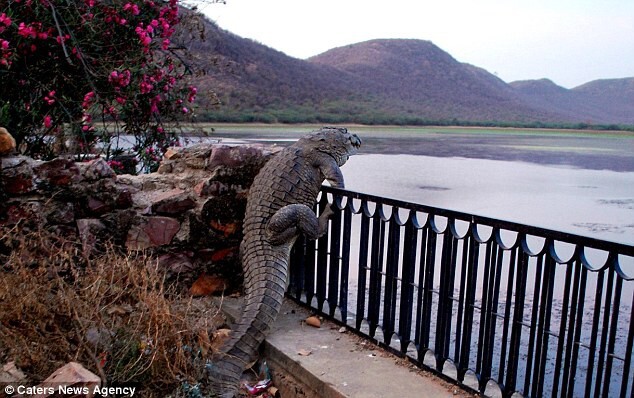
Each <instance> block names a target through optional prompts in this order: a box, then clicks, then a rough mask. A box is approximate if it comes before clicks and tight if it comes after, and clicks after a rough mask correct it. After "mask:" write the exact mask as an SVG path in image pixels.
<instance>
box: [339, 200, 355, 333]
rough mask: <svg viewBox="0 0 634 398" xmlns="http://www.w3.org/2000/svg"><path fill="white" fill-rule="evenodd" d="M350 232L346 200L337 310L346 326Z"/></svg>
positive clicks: (349, 212) (348, 210)
mask: <svg viewBox="0 0 634 398" xmlns="http://www.w3.org/2000/svg"><path fill="white" fill-rule="evenodd" d="M351 232H352V199H350V198H348V200H347V201H346V206H345V208H344V209H343V238H342V247H341V285H340V287H339V308H340V309H341V321H342V322H344V323H345V324H346V325H347V324H348V287H349V285H348V283H349V276H350V245H351V237H350V234H351Z"/></svg>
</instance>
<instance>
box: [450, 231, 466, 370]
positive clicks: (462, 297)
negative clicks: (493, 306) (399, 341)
mask: <svg viewBox="0 0 634 398" xmlns="http://www.w3.org/2000/svg"><path fill="white" fill-rule="evenodd" d="M468 236H469V235H467V236H465V237H464V238H463V242H462V256H461V260H462V261H461V267H460V290H459V292H458V312H457V314H456V337H455V338H456V344H455V347H454V348H455V349H454V357H453V360H454V363H455V364H456V369H458V380H462V378H463V376H464V374H462V372H460V369H461V368H460V351H461V344H462V340H463V338H462V336H463V333H464V332H463V330H462V327H463V322H464V311H465V309H464V307H465V302H466V296H467V291H466V290H467V270H468V266H469V245H468V243H467V242H468V241H469V238H468Z"/></svg>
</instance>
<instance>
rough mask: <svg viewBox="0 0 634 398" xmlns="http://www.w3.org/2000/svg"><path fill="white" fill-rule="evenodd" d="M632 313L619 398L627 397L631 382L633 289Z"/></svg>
mask: <svg viewBox="0 0 634 398" xmlns="http://www.w3.org/2000/svg"><path fill="white" fill-rule="evenodd" d="M631 302H632V305H631V307H632V313H631V314H630V328H629V331H628V334H627V343H626V347H625V358H624V364H623V381H622V382H621V394H620V398H626V397H627V388H628V385H629V383H632V382H633V380H632V379H633V378H632V377H630V366H631V363H632V355H633V351H634V289H632V301H631ZM631 390H632V392H631V394H630V396H631V397H634V386H632V387H631Z"/></svg>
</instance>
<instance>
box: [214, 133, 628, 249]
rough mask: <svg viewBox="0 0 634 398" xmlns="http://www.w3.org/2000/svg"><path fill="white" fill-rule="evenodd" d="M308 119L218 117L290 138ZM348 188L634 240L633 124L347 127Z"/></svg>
mask: <svg viewBox="0 0 634 398" xmlns="http://www.w3.org/2000/svg"><path fill="white" fill-rule="evenodd" d="M311 129H312V127H305V128H304V127H290V126H284V127H277V128H275V127H266V128H258V127H255V126H254V127H251V126H239V127H238V126H233V127H219V128H216V131H215V132H214V137H217V138H219V139H220V140H221V142H225V143H243V142H261V143H266V144H276V145H288V144H289V143H291V142H293V141H294V140H296V139H297V138H298V137H300V136H301V135H302V134H304V133H306V132H309V131H310V130H311ZM349 130H350V131H351V132H354V133H357V134H358V135H359V136H360V137H361V139H362V140H363V145H362V147H361V149H360V151H359V154H358V155H355V156H353V157H351V158H350V160H349V161H348V163H347V164H346V165H345V166H344V167H343V168H342V171H343V174H344V177H345V180H346V187H347V189H350V190H353V191H358V192H363V193H369V194H375V195H379V196H384V197H390V198H395V199H401V200H406V201H410V202H415V203H421V204H425V205H430V206H436V207H441V208H447V209H451V210H457V211H462V212H466V213H473V214H477V215H481V216H487V217H491V218H497V219H502V220H507V221H514V222H519V223H522V224H528V225H533V226H539V227H543V228H549V229H555V230H561V231H565V232H571V233H575V234H579V235H586V236H591V237H594V238H598V239H604V240H610V241H614V242H620V243H626V244H634V134H632V133H588V132H556V131H549V130H504V129H498V130H485V129H451V128H402V127H356V128H355V127H352V128H350V129H349Z"/></svg>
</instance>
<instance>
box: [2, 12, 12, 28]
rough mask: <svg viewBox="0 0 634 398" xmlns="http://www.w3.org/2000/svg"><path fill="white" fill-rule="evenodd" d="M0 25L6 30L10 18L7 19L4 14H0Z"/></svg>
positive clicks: (9, 23)
mask: <svg viewBox="0 0 634 398" xmlns="http://www.w3.org/2000/svg"><path fill="white" fill-rule="evenodd" d="M0 24H2V25H4V26H6V27H7V28H8V27H9V26H11V18H9V17H8V16H7V14H5V13H2V14H0Z"/></svg>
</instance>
